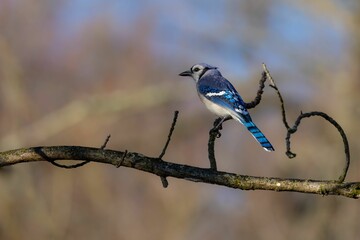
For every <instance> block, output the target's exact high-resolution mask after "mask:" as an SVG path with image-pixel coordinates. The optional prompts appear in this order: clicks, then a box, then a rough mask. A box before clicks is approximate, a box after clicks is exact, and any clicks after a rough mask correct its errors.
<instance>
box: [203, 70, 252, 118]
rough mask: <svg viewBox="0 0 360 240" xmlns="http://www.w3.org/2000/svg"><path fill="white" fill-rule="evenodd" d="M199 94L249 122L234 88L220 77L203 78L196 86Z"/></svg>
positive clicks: (241, 101) (246, 112)
mask: <svg viewBox="0 0 360 240" xmlns="http://www.w3.org/2000/svg"><path fill="white" fill-rule="evenodd" d="M197 88H198V91H199V94H201V95H202V96H203V97H205V98H206V99H208V100H210V101H211V102H213V103H215V104H217V105H219V106H221V107H224V108H226V109H228V110H230V111H231V112H233V113H234V115H236V116H237V117H238V118H240V119H242V120H244V121H250V120H251V118H250V116H249V113H248V111H247V110H246V107H245V103H244V101H243V100H242V98H241V96H240V95H239V93H238V92H237V91H236V89H235V88H234V86H233V85H232V84H231V83H230V82H229V81H228V80H226V79H225V78H224V77H222V76H211V79H210V78H209V79H207V77H203V78H202V79H201V80H200V81H199V82H198V84H197Z"/></svg>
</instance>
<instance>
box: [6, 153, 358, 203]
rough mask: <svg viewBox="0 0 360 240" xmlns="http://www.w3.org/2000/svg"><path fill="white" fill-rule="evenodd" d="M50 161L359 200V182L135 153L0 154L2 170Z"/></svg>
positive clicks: (242, 187)
mask: <svg viewBox="0 0 360 240" xmlns="http://www.w3.org/2000/svg"><path fill="white" fill-rule="evenodd" d="M49 160H51V161H55V160H86V161H91V162H98V163H105V164H111V165H114V166H119V163H121V166H124V167H129V168H134V169H137V170H140V171H144V172H148V173H152V174H155V175H157V176H168V177H174V178H179V179H185V180H188V181H193V182H204V183H211V184H216V185H222V186H226V187H231V188H236V189H242V190H270V191H290V192H302V193H312V194H320V195H339V196H344V197H349V198H359V197H360V182H343V183H338V182H335V181H318V180H305V179H282V178H272V177H254V176H246V175H239V174H235V173H227V172H219V171H214V170H212V169H205V168H198V167H192V166H187V165H181V164H176V163H170V162H166V161H163V160H159V159H158V158H153V157H148V156H145V155H143V154H140V153H136V152H122V151H113V150H103V149H99V148H89V147H78V146H54V147H34V148H25V149H17V150H11V151H7V152H2V153H0V167H4V166H9V165H14V164H18V163H27V162H38V161H49Z"/></svg>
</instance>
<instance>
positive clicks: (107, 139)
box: [100, 134, 111, 150]
mask: <svg viewBox="0 0 360 240" xmlns="http://www.w3.org/2000/svg"><path fill="white" fill-rule="evenodd" d="M110 137H111V135H110V134H109V135H107V137H106V139H105V142H104V144H103V145H101V147H100V149H103V150H104V149H105V148H106V145H107V144H108V142H109V140H110Z"/></svg>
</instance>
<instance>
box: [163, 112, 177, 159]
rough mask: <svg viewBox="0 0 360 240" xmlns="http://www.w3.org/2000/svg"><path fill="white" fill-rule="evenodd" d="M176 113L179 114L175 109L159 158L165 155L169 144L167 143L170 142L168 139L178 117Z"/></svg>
mask: <svg viewBox="0 0 360 240" xmlns="http://www.w3.org/2000/svg"><path fill="white" fill-rule="evenodd" d="M178 115H179V111H175V112H174V118H173V121H172V123H171V127H170V131H169V135H168V137H167V140H166V143H165V145H164V148H163V150H162V151H161V153H160V155H159V159H162V157H163V156H164V155H165V153H166V149H167V147H168V146H169V143H170V140H171V136H172V134H173V131H174V129H175V125H176V121H177V118H178Z"/></svg>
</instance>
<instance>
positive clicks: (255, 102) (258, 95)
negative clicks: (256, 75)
mask: <svg viewBox="0 0 360 240" xmlns="http://www.w3.org/2000/svg"><path fill="white" fill-rule="evenodd" d="M267 76H268V75H267V74H266V72H265V71H263V72H262V74H261V79H260V81H259V89H258V91H257V93H256V97H255V99H254V100H253V101H251V102H249V103H245V107H246V109H250V108H254V107H256V106H257V105H258V104H259V103H260V101H261V96H262V94H263V93H264V87H265V81H266V79H267Z"/></svg>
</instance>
